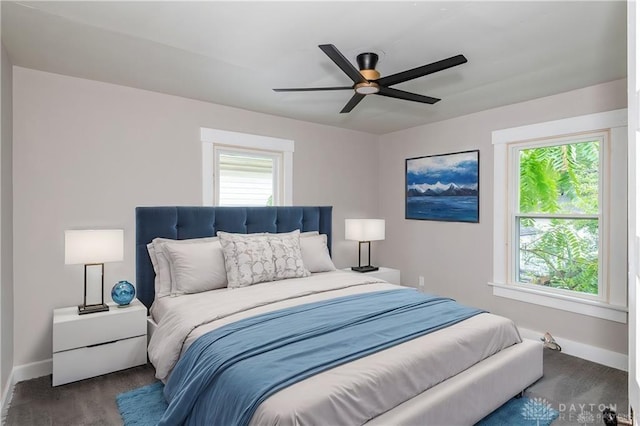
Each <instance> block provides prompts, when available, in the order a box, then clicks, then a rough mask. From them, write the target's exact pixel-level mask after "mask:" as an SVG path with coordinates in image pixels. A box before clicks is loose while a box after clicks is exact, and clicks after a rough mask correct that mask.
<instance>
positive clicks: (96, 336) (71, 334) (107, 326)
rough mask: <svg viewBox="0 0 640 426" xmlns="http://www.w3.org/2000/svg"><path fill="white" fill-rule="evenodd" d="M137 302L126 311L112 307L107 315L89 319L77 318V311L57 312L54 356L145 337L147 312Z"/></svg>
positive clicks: (84, 316) (87, 315)
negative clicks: (93, 346)
mask: <svg viewBox="0 0 640 426" xmlns="http://www.w3.org/2000/svg"><path fill="white" fill-rule="evenodd" d="M136 302H137V303H136V304H132V305H131V306H129V307H126V308H118V307H116V306H110V308H111V309H110V310H109V311H108V312H100V313H95V314H86V315H78V310H77V308H76V307H72V308H63V309H56V310H55V312H54V321H53V352H60V351H66V350H69V349H76V348H82V347H85V346H91V345H97V344H100V343H105V342H112V341H114V340H122V339H126V338H129V337H136V336H142V335H146V333H147V326H146V317H147V310H146V308H145V307H144V306H143V305H142V304H141V303H140V302H138V301H136Z"/></svg>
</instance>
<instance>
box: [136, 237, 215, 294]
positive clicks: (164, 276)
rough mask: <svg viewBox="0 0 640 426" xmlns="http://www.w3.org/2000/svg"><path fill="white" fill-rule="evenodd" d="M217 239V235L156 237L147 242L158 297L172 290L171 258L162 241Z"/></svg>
mask: <svg viewBox="0 0 640 426" xmlns="http://www.w3.org/2000/svg"><path fill="white" fill-rule="evenodd" d="M217 240H218V238H217V237H205V238H191V239H187V240H172V239H169V238H154V239H153V241H152V242H151V243H149V244H147V251H148V252H149V257H150V258H151V264H152V265H153V271H154V272H155V274H156V278H155V282H154V287H155V293H156V298H161V297H165V296H169V295H170V294H171V292H172V285H171V280H172V278H171V267H170V266H169V259H167V256H166V255H165V253H164V251H163V250H162V247H161V244H162V243H165V242H171V243H176V244H199V243H206V242H210V241H217Z"/></svg>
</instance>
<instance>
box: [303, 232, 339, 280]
mask: <svg viewBox="0 0 640 426" xmlns="http://www.w3.org/2000/svg"><path fill="white" fill-rule="evenodd" d="M300 249H301V251H302V260H303V262H304V266H305V268H307V269H308V270H309V272H328V271H335V270H336V267H335V265H334V264H333V261H332V260H331V256H330V255H329V249H328V248H327V236H326V235H325V234H322V235H315V236H309V237H301V238H300Z"/></svg>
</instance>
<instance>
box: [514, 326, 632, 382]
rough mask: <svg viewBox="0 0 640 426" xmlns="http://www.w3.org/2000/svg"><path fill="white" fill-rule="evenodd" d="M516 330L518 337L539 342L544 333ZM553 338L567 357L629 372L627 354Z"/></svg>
mask: <svg viewBox="0 0 640 426" xmlns="http://www.w3.org/2000/svg"><path fill="white" fill-rule="evenodd" d="M518 330H520V335H521V336H522V337H523V338H527V339H533V340H540V338H541V337H542V336H544V332H540V331H535V330H530V329H528V328H522V327H518ZM552 335H553V334H552ZM553 338H554V339H555V340H556V342H557V343H558V344H559V345H560V346H561V347H562V352H564V353H565V354H567V355H572V356H575V357H578V358H582V359H586V360H588V361H593V362H597V363H598V364H602V365H606V366H607V367H613V368H617V369H618V370H623V371H628V370H629V357H628V355H627V354H621V353H619V352H614V351H610V350H608V349H603V348H599V347H597V346H591V345H587V344H584V343H580V342H576V341H575V340H570V339H565V338H563V337H561V336H556V335H553Z"/></svg>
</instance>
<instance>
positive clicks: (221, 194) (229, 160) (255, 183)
mask: <svg viewBox="0 0 640 426" xmlns="http://www.w3.org/2000/svg"><path fill="white" fill-rule="evenodd" d="M280 157H281V156H280V155H279V154H277V153H267V152H258V151H248V150H247V151H245V150H223V149H217V150H216V158H215V163H216V171H217V173H216V174H217V179H216V182H217V184H216V189H217V191H216V192H217V199H218V200H217V205H219V206H271V205H278V204H280V199H279V193H280V191H279V176H280V175H281V173H280V172H279V168H280V164H281V159H280Z"/></svg>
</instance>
